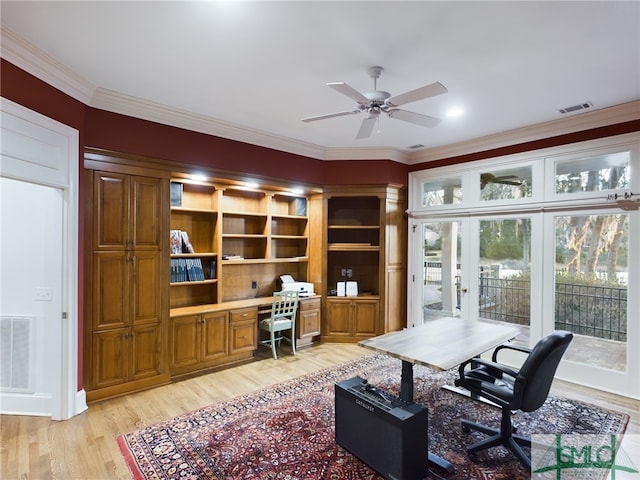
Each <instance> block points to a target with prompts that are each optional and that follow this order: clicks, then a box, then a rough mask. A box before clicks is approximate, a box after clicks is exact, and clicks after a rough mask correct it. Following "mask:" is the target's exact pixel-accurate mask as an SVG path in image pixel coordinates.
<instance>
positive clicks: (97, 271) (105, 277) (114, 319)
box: [91, 250, 129, 330]
mask: <svg viewBox="0 0 640 480" xmlns="http://www.w3.org/2000/svg"><path fill="white" fill-rule="evenodd" d="M91 316H92V320H93V330H105V329H113V328H124V327H126V326H128V325H129V255H128V253H127V252H125V251H124V250H121V251H112V252H96V253H94V255H93V299H92V315H91Z"/></svg>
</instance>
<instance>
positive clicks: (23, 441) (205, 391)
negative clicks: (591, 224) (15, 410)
mask: <svg viewBox="0 0 640 480" xmlns="http://www.w3.org/2000/svg"><path fill="white" fill-rule="evenodd" d="M283 353H285V354H284V355H282V356H280V358H279V359H278V360H277V361H275V360H273V359H272V358H271V357H270V351H267V349H260V355H259V360H260V361H257V362H252V363H250V364H246V365H242V366H239V367H235V368H230V369H227V370H222V371H219V372H215V373H211V374H208V375H203V376H200V377H195V378H191V379H188V380H183V381H181V382H177V383H174V384H171V385H167V386H163V387H159V388H156V389H153V390H149V391H146V392H141V393H136V394H131V395H127V396H125V397H122V398H117V399H113V400H108V401H104V402H101V403H96V404H93V405H90V407H89V409H88V410H87V411H86V412H84V413H82V414H81V415H77V416H76V417H74V418H72V419H70V420H67V421H64V422H55V421H51V420H50V419H48V418H42V417H27V416H10V415H3V416H2V417H1V418H0V420H1V422H2V425H1V443H0V478H2V479H7V480H8V479H38V480H40V479H48V478H60V479H65V480H68V479H91V480H94V479H95V480H102V479H105V480H106V479H116V478H121V479H128V478H131V475H130V473H129V470H128V468H127V466H126V464H125V462H124V459H123V457H122V455H121V454H120V449H119V448H118V445H117V443H116V438H117V436H118V435H120V434H121V433H125V432H128V431H131V430H135V429H138V428H141V427H143V426H145V425H151V424H153V423H157V422H160V421H162V420H165V419H167V418H170V417H173V416H177V415H180V414H182V413H185V412H189V411H191V410H196V409H198V408H201V407H204V406H206V405H210V404H212V403H216V402H221V401H224V400H228V399H231V398H233V397H235V396H238V395H242V394H246V393H250V392H252V391H254V390H257V389H260V388H262V387H265V386H268V385H272V384H274V383H277V382H280V381H284V380H288V379H291V378H295V377H298V376H300V375H304V374H306V373H310V372H313V371H316V370H319V369H322V368H325V367H329V366H332V365H336V364H340V363H343V362H346V361H349V360H352V359H354V358H358V357H360V356H362V355H368V354H370V353H371V352H369V351H368V350H365V349H363V348H361V347H358V346H356V345H349V344H322V345H319V346H314V347H312V348H307V349H302V350H299V351H298V355H296V356H295V357H294V356H292V355H289V354H287V353H286V352H283ZM554 392H555V393H556V394H559V395H564V396H566V397H571V398H575V399H578V400H581V401H584V402H587V403H591V404H596V405H601V406H603V407H607V408H613V409H616V410H619V411H624V412H626V413H628V414H629V415H631V421H630V423H629V427H628V429H627V432H628V433H636V434H638V433H640V402H638V401H634V400H630V399H626V398H622V397H617V396H614V395H609V394H604V393H601V392H597V391H594V390H591V389H588V388H583V387H576V386H574V385H570V384H565V383H562V382H558V383H557V384H556V385H555V386H554Z"/></svg>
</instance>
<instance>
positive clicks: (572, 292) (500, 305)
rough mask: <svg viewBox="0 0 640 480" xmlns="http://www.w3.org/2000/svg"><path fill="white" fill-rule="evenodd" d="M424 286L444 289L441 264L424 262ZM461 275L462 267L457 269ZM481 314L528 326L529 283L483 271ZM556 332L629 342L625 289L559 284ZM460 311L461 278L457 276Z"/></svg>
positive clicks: (493, 268) (491, 270) (488, 269)
mask: <svg viewBox="0 0 640 480" xmlns="http://www.w3.org/2000/svg"><path fill="white" fill-rule="evenodd" d="M424 268H425V274H424V279H425V285H441V284H442V279H441V268H442V264H441V263H440V262H425V264H424ZM457 268H458V272H459V269H460V265H457ZM479 286H480V291H479V312H480V316H481V317H482V318H487V319H490V320H498V321H503V322H508V323H513V324H517V325H529V321H530V311H531V304H530V293H529V292H530V287H531V284H530V281H529V279H528V278H526V277H522V278H520V277H519V276H513V277H507V278H500V268H499V266H497V265H492V266H490V267H481V268H480V278H479ZM555 289H556V290H555V297H556V302H555V303H556V304H555V319H556V328H557V329H563V330H570V331H572V332H574V333H577V334H580V335H588V336H592V337H596V338H602V339H607V340H615V341H621V342H626V340H627V289H626V288H625V287H615V286H600V285H584V284H572V283H561V282H557V283H556V287H555ZM456 291H457V298H458V308H459V307H460V294H461V285H460V275H459V274H458V275H456Z"/></svg>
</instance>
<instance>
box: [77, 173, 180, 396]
mask: <svg viewBox="0 0 640 480" xmlns="http://www.w3.org/2000/svg"><path fill="white" fill-rule="evenodd" d="M87 163H88V164H89V163H90V162H87ZM99 166H102V165H99ZM154 175H157V172H147V171H144V170H141V169H134V168H131V169H128V168H126V167H118V168H115V169H114V170H111V171H106V170H91V169H87V170H85V174H84V178H85V182H84V189H85V190H84V191H85V199H86V202H85V206H86V209H85V232H86V234H85V245H86V246H85V251H86V256H85V282H86V289H85V315H86V318H87V321H86V322H85V332H84V333H85V336H84V339H85V341H84V350H85V363H84V365H85V368H84V372H85V382H84V387H85V390H86V391H87V399H88V400H89V401H94V400H98V399H101V398H106V397H110V396H115V395H119V394H122V393H123V392H129V391H134V390H139V389H143V388H148V387H150V386H154V385H158V384H162V383H166V382H168V381H169V373H168V368H167V361H166V347H165V345H166V330H167V321H168V313H169V312H168V310H169V302H168V295H167V293H168V288H167V287H168V275H167V269H166V265H167V262H168V245H167V241H166V238H167V234H168V232H169V228H168V215H167V213H168V212H167V209H166V204H167V202H168V198H169V196H168V193H169V179H168V178H162V177H161V176H154Z"/></svg>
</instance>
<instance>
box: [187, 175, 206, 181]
mask: <svg viewBox="0 0 640 480" xmlns="http://www.w3.org/2000/svg"><path fill="white" fill-rule="evenodd" d="M189 176H190V177H191V180H193V181H194V182H206V181H207V176H206V175H205V174H203V173H192V174H191V175H189Z"/></svg>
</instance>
